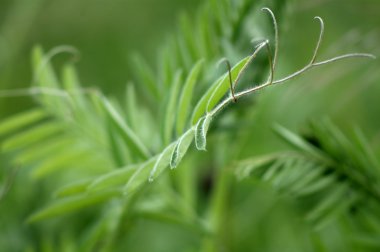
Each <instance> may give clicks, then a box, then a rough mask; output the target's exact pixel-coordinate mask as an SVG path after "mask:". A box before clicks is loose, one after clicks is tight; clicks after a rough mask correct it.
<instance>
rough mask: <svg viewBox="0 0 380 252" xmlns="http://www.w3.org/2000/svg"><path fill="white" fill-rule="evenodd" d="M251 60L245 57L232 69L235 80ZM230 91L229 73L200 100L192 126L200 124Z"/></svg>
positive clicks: (194, 113)
mask: <svg viewBox="0 0 380 252" xmlns="http://www.w3.org/2000/svg"><path fill="white" fill-rule="evenodd" d="M249 59H250V57H249V56H248V57H245V58H244V59H242V60H241V61H240V62H238V63H237V64H236V65H235V66H234V67H233V68H232V69H231V75H232V79H233V80H234V79H235V78H236V77H237V76H238V74H239V72H240V70H241V69H242V68H243V67H244V66H245V64H246V63H247V62H248V60H249ZM229 89H230V82H229V77H228V73H225V74H224V75H223V76H222V77H220V78H219V79H218V80H216V81H215V82H214V83H213V84H212V85H211V87H210V88H209V89H208V90H207V91H206V93H205V94H204V95H203V96H202V98H201V99H200V100H199V102H198V104H197V105H196V107H195V109H194V111H193V115H192V119H191V121H192V124H193V125H195V124H196V123H197V122H198V120H199V118H201V117H202V116H203V115H204V114H205V113H206V112H207V111H210V110H211V109H212V108H213V107H214V106H215V105H216V104H218V103H219V102H220V100H221V99H222V98H223V96H224V95H225V94H226V93H227V91H228V90H229Z"/></svg>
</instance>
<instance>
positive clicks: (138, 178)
mask: <svg viewBox="0 0 380 252" xmlns="http://www.w3.org/2000/svg"><path fill="white" fill-rule="evenodd" d="M157 158H158V156H155V157H153V158H151V159H149V160H148V161H146V162H145V163H143V164H141V165H140V166H139V167H138V168H137V170H136V171H135V172H134V173H133V175H132V176H131V178H130V179H129V180H128V182H127V183H126V185H125V186H124V188H123V194H124V195H130V194H132V193H134V192H135V191H136V190H137V189H138V188H139V187H140V186H141V185H143V184H144V183H147V182H148V178H149V174H150V173H151V169H152V167H153V166H154V164H155V163H156V161H157Z"/></svg>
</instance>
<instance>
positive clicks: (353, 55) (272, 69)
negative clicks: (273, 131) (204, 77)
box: [210, 7, 376, 115]
mask: <svg viewBox="0 0 380 252" xmlns="http://www.w3.org/2000/svg"><path fill="white" fill-rule="evenodd" d="M262 10H263V11H267V12H268V13H269V14H270V16H271V17H272V21H273V27H274V32H275V50H274V54H273V61H272V60H271V59H272V55H271V50H270V46H269V41H268V40H266V41H264V42H262V43H260V44H259V45H258V46H257V47H256V50H255V51H254V53H253V54H252V55H251V57H250V59H249V60H248V61H247V63H246V64H245V65H244V66H243V68H242V69H241V70H240V71H239V73H238V76H237V77H236V79H235V81H234V83H233V85H232V87H233V88H231V90H233V91H235V86H236V84H237V82H238V81H239V79H240V78H241V76H242V75H243V73H244V72H245V71H246V68H247V66H248V64H249V63H250V62H251V61H252V60H253V59H254V58H255V56H256V55H257V53H258V52H259V51H260V50H261V49H262V48H263V47H264V46H265V47H266V48H267V51H268V57H269V59H270V60H269V64H270V75H269V78H268V80H267V81H266V82H265V83H263V84H260V85H257V86H254V87H253V88H250V89H247V90H244V91H241V92H238V93H235V92H234V95H233V96H232V97H229V98H226V99H225V100H223V101H222V102H220V103H219V104H218V105H217V106H216V107H215V108H214V109H213V110H212V111H211V112H210V114H211V115H214V114H216V113H217V112H218V111H220V110H221V109H223V108H224V107H225V106H226V105H228V104H229V103H230V102H231V101H236V99H238V98H239V97H242V96H245V95H248V94H250V93H253V92H256V91H258V90H260V89H263V88H265V87H267V86H270V85H275V84H281V83H283V82H286V81H288V80H290V79H293V78H295V77H296V76H298V75H301V74H302V73H304V72H306V71H308V70H310V69H311V68H313V67H316V66H321V65H324V64H328V63H332V62H335V61H338V60H342V59H346V58H357V57H364V58H372V59H376V56H374V55H373V54H369V53H348V54H343V55H339V56H336V57H333V58H330V59H327V60H324V61H319V62H317V61H316V59H317V56H318V52H319V48H320V45H321V43H322V39H323V35H324V29H325V27H324V22H323V19H322V18H321V17H318V16H317V17H315V18H314V19H317V20H318V21H319V23H320V33H319V38H318V40H317V44H316V46H315V49H314V52H313V56H312V58H311V60H310V62H309V63H308V64H307V65H305V66H304V67H303V68H301V69H300V70H298V71H295V72H294V73H292V74H289V75H288V76H285V77H283V78H281V79H278V80H274V77H273V76H274V73H275V67H276V64H277V55H278V26H277V21H276V17H275V15H274V14H273V12H272V11H271V10H270V9H269V8H267V7H265V8H262ZM230 82H232V81H231V80H230ZM230 84H231V83H230Z"/></svg>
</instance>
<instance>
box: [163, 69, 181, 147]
mask: <svg viewBox="0 0 380 252" xmlns="http://www.w3.org/2000/svg"><path fill="white" fill-rule="evenodd" d="M181 79H182V71H178V72H177V73H176V76H175V78H174V81H173V84H172V85H171V89H170V93H169V97H168V104H167V106H166V111H165V121H164V126H163V130H164V135H163V139H164V145H168V144H169V143H170V141H171V138H172V133H173V129H174V122H175V116H176V114H175V111H176V108H177V105H178V104H177V101H178V93H179V89H180V84H181Z"/></svg>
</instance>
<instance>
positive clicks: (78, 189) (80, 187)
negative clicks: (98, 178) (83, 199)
mask: <svg viewBox="0 0 380 252" xmlns="http://www.w3.org/2000/svg"><path fill="white" fill-rule="evenodd" d="M92 181H93V179H83V180H80V181H75V182H73V183H70V184H68V185H65V186H63V187H61V188H60V189H58V190H57V191H56V192H55V193H54V195H55V197H57V198H63V197H68V196H74V195H77V194H81V193H84V192H86V191H87V187H88V186H89V185H90V184H91V182H92Z"/></svg>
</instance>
